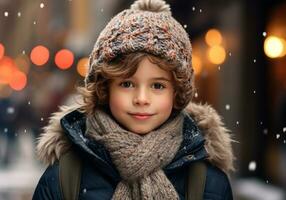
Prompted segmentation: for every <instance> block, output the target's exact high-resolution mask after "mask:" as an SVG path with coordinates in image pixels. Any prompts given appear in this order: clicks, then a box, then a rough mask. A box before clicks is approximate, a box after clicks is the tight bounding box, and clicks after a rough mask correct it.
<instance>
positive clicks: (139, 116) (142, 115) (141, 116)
mask: <svg viewBox="0 0 286 200" xmlns="http://www.w3.org/2000/svg"><path fill="white" fill-rule="evenodd" d="M130 115H131V116H132V117H134V118H135V119H139V120H145V119H149V118H150V117H151V116H153V115H154V114H149V113H130Z"/></svg>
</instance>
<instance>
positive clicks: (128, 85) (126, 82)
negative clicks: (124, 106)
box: [120, 81, 133, 88]
mask: <svg viewBox="0 0 286 200" xmlns="http://www.w3.org/2000/svg"><path fill="white" fill-rule="evenodd" d="M120 86H121V87H124V88H130V87H133V84H132V83H131V82H130V81H124V82H121V83H120Z"/></svg>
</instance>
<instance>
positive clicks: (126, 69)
mask: <svg viewBox="0 0 286 200" xmlns="http://www.w3.org/2000/svg"><path fill="white" fill-rule="evenodd" d="M145 57H147V58H148V59H149V61H150V62H152V63H153V64H157V65H158V66H159V67H160V68H161V69H163V70H166V71H170V72H171V73H172V75H173V80H174V91H175V100H174V109H176V110H182V109H184V108H185V107H186V105H187V104H188V103H189V101H190V100H191V99H192V97H193V93H194V84H193V69H192V70H190V71H187V72H186V70H182V68H181V67H180V66H179V65H178V64H177V63H172V62H169V61H167V60H165V59H161V58H159V57H156V56H154V55H152V54H148V53H144V52H136V53H130V54H127V55H121V56H117V58H116V59H113V60H112V61H110V62H109V63H102V64H101V65H99V66H96V68H95V71H94V74H93V75H94V76H93V77H94V81H92V82H89V83H87V84H86V85H85V86H83V87H80V86H79V87H78V88H77V89H78V91H79V93H80V94H81V95H82V97H83V105H82V107H81V110H82V111H83V112H85V113H87V114H93V113H94V111H95V108H96V107H100V106H107V107H108V102H109V101H108V98H109V96H108V94H109V91H108V86H109V81H110V80H112V79H114V78H118V77H120V78H129V77H131V76H132V75H133V74H135V72H136V70H137V68H138V64H139V63H140V61H142V60H143V58H145ZM188 72H189V73H191V74H187V73H188Z"/></svg>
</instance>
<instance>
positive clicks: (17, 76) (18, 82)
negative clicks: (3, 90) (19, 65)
mask: <svg viewBox="0 0 286 200" xmlns="http://www.w3.org/2000/svg"><path fill="white" fill-rule="evenodd" d="M9 85H10V87H11V88H12V89H14V90H16V91H20V90H22V89H24V88H25V86H26V85H27V76H26V74H25V73H23V72H21V71H18V70H17V71H15V72H14V74H13V77H12V79H11V81H10V83H9Z"/></svg>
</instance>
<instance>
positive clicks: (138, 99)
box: [133, 88, 150, 105]
mask: <svg viewBox="0 0 286 200" xmlns="http://www.w3.org/2000/svg"><path fill="white" fill-rule="evenodd" d="M133 104H134V105H149V104H150V98H149V95H148V91H147V90H146V89H144V88H140V89H138V91H137V92H136V93H135V95H134V97H133Z"/></svg>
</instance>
